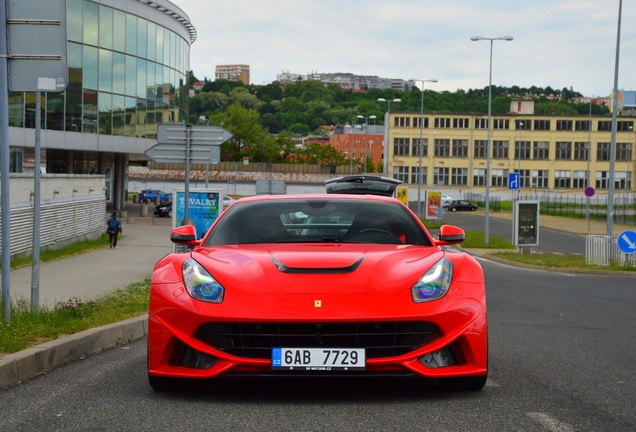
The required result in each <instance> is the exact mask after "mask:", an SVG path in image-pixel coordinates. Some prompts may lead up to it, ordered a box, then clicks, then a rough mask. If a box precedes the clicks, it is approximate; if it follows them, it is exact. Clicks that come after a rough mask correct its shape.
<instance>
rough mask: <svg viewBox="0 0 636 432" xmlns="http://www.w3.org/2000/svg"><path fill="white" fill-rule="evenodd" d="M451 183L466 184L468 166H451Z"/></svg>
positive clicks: (456, 184) (455, 184)
mask: <svg viewBox="0 0 636 432" xmlns="http://www.w3.org/2000/svg"><path fill="white" fill-rule="evenodd" d="M451 184H452V185H454V186H466V185H467V184H468V168H453V169H452V174H451Z"/></svg>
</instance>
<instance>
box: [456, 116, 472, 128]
mask: <svg viewBox="0 0 636 432" xmlns="http://www.w3.org/2000/svg"><path fill="white" fill-rule="evenodd" d="M469 127H470V122H469V120H468V119H467V118H454V119H453V128H455V129H468V128H469Z"/></svg>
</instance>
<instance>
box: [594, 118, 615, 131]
mask: <svg viewBox="0 0 636 432" xmlns="http://www.w3.org/2000/svg"><path fill="white" fill-rule="evenodd" d="M597 130H598V131H599V132H610V131H611V130H612V122H611V121H610V120H599V121H598V123H597Z"/></svg>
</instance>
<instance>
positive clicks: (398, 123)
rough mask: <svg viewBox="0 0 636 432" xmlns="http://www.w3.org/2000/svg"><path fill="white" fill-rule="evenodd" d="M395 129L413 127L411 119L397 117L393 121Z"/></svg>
mask: <svg viewBox="0 0 636 432" xmlns="http://www.w3.org/2000/svg"><path fill="white" fill-rule="evenodd" d="M393 126H395V127H411V117H395V118H394V119H393Z"/></svg>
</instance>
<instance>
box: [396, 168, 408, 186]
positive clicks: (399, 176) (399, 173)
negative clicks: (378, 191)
mask: <svg viewBox="0 0 636 432" xmlns="http://www.w3.org/2000/svg"><path fill="white" fill-rule="evenodd" d="M393 178H394V179H396V180H400V181H401V182H404V183H408V181H409V167H404V166H397V167H396V166H394V167H393Z"/></svg>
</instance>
